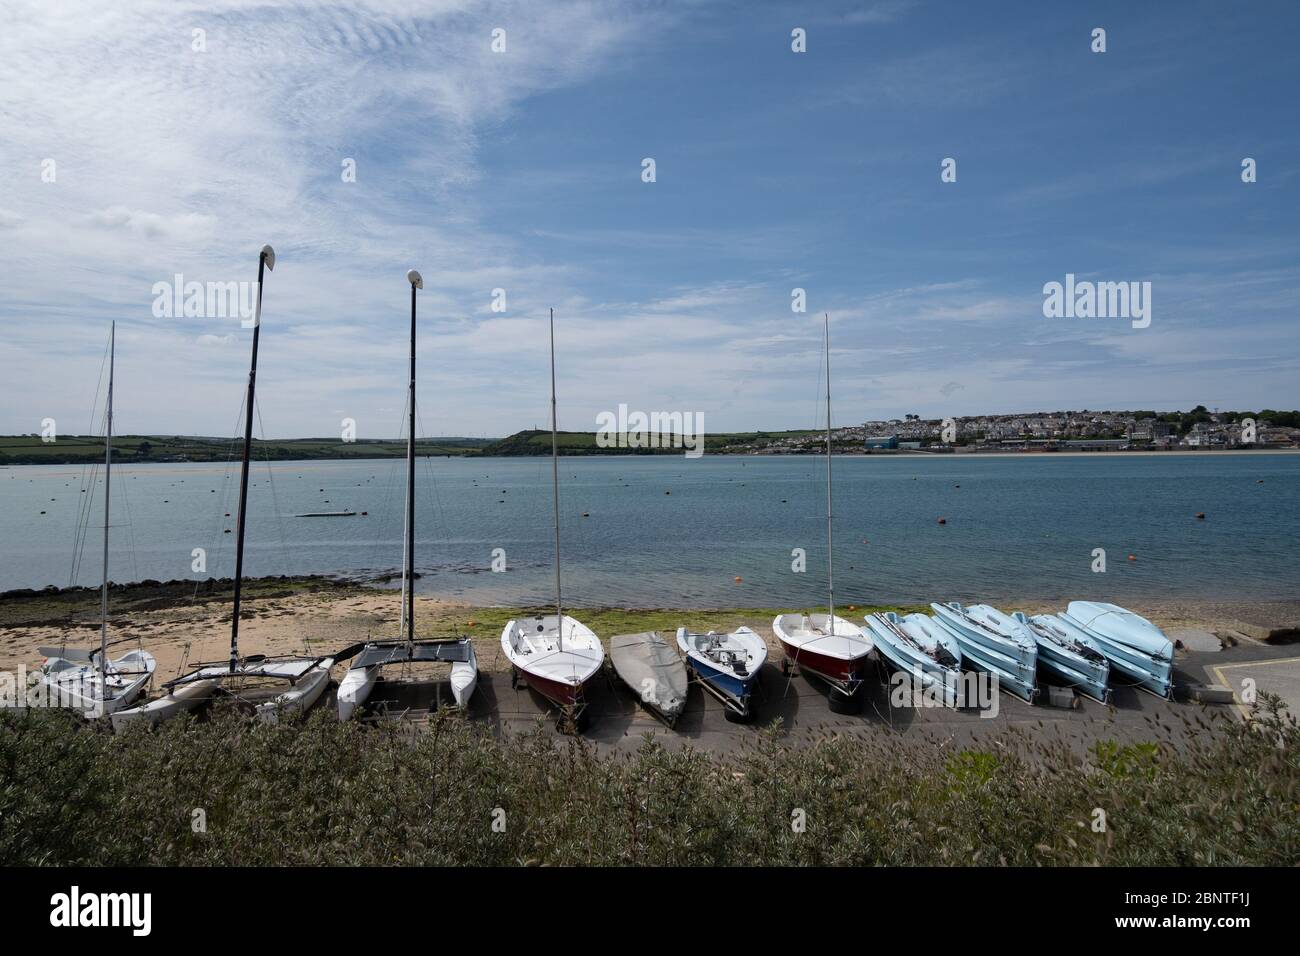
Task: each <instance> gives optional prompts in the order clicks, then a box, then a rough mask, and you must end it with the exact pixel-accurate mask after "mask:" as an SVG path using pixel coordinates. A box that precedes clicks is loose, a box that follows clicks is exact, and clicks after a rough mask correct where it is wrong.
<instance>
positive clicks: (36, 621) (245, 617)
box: [0, 578, 1300, 680]
mask: <svg viewBox="0 0 1300 956" xmlns="http://www.w3.org/2000/svg"><path fill="white" fill-rule="evenodd" d="M231 596H232V595H231V590H230V585H229V582H219V583H215V584H209V583H203V584H195V583H192V582H171V583H167V584H159V583H156V582H147V583H143V584H135V585H127V586H123V587H115V588H113V589H112V592H111V599H110V606H109V641H110V642H111V643H113V644H115V645H116V646H117V647H118V648H120V649H122V650H126V649H129V648H131V647H136V646H140V647H143V648H144V649H145V650H148V651H149V652H151V653H152V654H153V655H154V656H155V657H156V658H157V660H158V671H157V674H158V677H159V678H160V679H163V680H166V679H170V678H172V677H175V676H176V675H177V674H179V673H180V672H181V669H182V666H183V665H184V664H185V663H186V662H188V663H195V662H200V661H222V660H225V659H227V657H228V656H229V650H230V609H231ZM242 600H243V614H242V617H241V621H240V628H239V637H240V652H241V654H269V655H275V654H302V653H309V654H320V655H325V654H329V653H331V652H334V651H337V650H339V649H341V648H343V647H346V646H348V645H351V644H354V643H357V642H359V641H364V640H366V639H368V638H371V637H391V636H394V635H396V633H397V629H398V618H399V614H400V594H399V592H397V591H395V590H389V589H382V590H381V589H376V588H370V587H366V586H363V585H359V584H355V583H351V582H346V581H335V580H331V579H327V578H292V579H276V578H263V579H258V580H254V581H250V582H247V583H246V585H245V589H244V594H243V599H242ZM1130 606H1131V609H1132V610H1134V611H1137V612H1138V613H1139V614H1142V615H1144V616H1146V617H1148V618H1150V619H1151V620H1152V621H1153V622H1155V623H1156V624H1157V625H1159V626H1160V627H1161V628H1163V629H1164V630H1165V631H1166V633H1168V634H1169V635H1170V637H1171V638H1174V639H1178V638H1179V636H1180V635H1183V636H1186V635H1188V634H1193V633H1194V634H1196V635H1198V645H1197V647H1196V649H1198V650H1207V649H1214V648H1212V647H1211V646H1210V645H1209V644H1208V643H1207V642H1209V641H1210V639H1211V637H1213V638H1214V639H1217V641H1218V642H1219V643H1220V645H1221V646H1223V647H1233V646H1236V645H1238V644H1240V643H1242V642H1245V643H1253V642H1260V641H1267V640H1269V639H1270V638H1271V639H1273V640H1278V639H1283V640H1284V639H1286V632H1287V631H1288V630H1289V629H1294V628H1296V627H1297V626H1300V602H1296V601H1289V602H1288V601H1279V602H1275V603H1271V604H1256V603H1249V604H1248V603H1230V602H1187V601H1168V602H1158V601H1152V602H1149V603H1147V604H1145V605H1130ZM890 607H891V608H894V607H896V608H897V609H899V610H925V609H924V608H921V607H919V606H916V605H899V606H893V605H891V606H890ZM874 609H876V608H867V607H855V606H852V605H846V606H844V607H841V608H839V611H840V612H841V613H847V614H848V615H849V616H850V617H852V618H854V619H860V618H861V617H862V615H864V614H866V613H868V612H869V611H871V610H874ZM1005 609H1006V610H1008V611H1010V610H1024V611H1026V612H1030V613H1041V612H1049V611H1058V610H1060V607H1059V606H1057V603H1048V602H1044V601H1040V600H1032V599H1031V600H1025V601H1021V602H1006V603H1005ZM569 610H575V611H576V610H577V609H569V608H566V611H569ZM777 610H780V609H772V608H727V609H720V610H692V611H679V610H673V609H665V608H653V609H620V608H587V609H582V610H581V614H582V617H583V619H584V620H585V621H587V622H588V623H589V624H590V625H591V626H592V627H593V628H594V629H595V630H596V632H597V633H598V634H600V635H601V636H602V637H603V638H606V639H608V638H609V637H610V636H611V635H613V634H616V633H627V632H631V631H640V630H673V629H675V627H676V626H677V624H679V623H680V624H686V625H689V626H691V627H692V628H697V629H698V628H707V627H735V626H738V625H741V624H745V625H748V626H750V627H752V628H753V629H754V630H756V631H757V632H758V633H759V634H761V635H762V636H763V637H764V639H765V640H766V641H767V644H768V650H769V653H770V654H771V659H772V660H778V659H779V656H780V647H779V645H778V644H777V642H776V639H775V637H774V636H773V634H772V629H771V624H772V617H773V615H774V613H775V612H776V611H777ZM548 611H549V609H546V608H502V607H474V606H470V605H467V604H458V603H455V602H452V601H447V600H442V599H437V598H430V597H417V598H416V602H415V618H416V631H417V634H418V635H419V636H422V637H436V636H439V635H445V636H451V635H453V634H468V635H470V636H471V637H473V639H474V642H475V649H476V651H477V653H478V659H479V667H480V669H481V670H482V671H484V672H486V673H503V672H505V671H507V670H508V664H507V662H506V661H505V658H504V656H503V655H502V653H501V648H500V634H501V628H502V627H503V626H504V624H505V622H506V621H507V620H508V619H509V618H511V617H514V616H516V615H518V614H520V613H537V612H540V613H547V612H548ZM1189 639H1190V638H1189ZM98 640H99V592H98V591H97V590H95V589H75V590H71V591H68V590H65V591H37V592H32V593H25V594H15V593H14V592H9V594H8V595H7V596H6V597H5V598H4V599H3V600H0V670H9V671H12V670H15V669H17V667H18V666H19V665H26V666H27V667H28V668H29V669H31V668H35V667H39V666H40V663H41V658H42V655H41V654H40V652H39V650H38V648H40V647H43V646H46V647H48V646H62V645H64V644H66V645H67V646H69V647H91V646H95V645H97V644H98ZM341 669H342V668H341V666H340V668H339V670H340V671H341ZM336 676H338V675H336Z"/></svg>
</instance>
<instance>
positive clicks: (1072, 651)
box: [1011, 611, 1110, 704]
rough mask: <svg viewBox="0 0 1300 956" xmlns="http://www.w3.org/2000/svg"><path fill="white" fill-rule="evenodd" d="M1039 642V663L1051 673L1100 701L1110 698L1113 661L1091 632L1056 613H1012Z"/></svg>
mask: <svg viewBox="0 0 1300 956" xmlns="http://www.w3.org/2000/svg"><path fill="white" fill-rule="evenodd" d="M1011 616H1012V617H1013V618H1015V619H1016V620H1017V621H1019V622H1020V623H1021V624H1023V625H1025V627H1027V628H1029V632H1030V633H1031V634H1033V635H1034V640H1036V641H1037V642H1038V664H1039V666H1040V667H1042V668H1043V670H1044V671H1046V672H1047V673H1048V675H1049V676H1050V677H1051V678H1052V679H1053V680H1056V681H1060V682H1061V686H1063V687H1072V688H1074V689H1075V690H1077V691H1078V692H1079V693H1081V694H1083V695H1084V696H1086V697H1091V698H1092V699H1093V700H1095V701H1099V702H1100V703H1103V704H1105V703H1107V702H1108V701H1109V700H1110V662H1109V661H1107V660H1106V656H1105V655H1104V654H1102V652H1101V649H1100V648H1099V647H1098V646H1097V642H1096V641H1094V640H1093V639H1092V638H1091V637H1090V636H1088V634H1087V633H1086V632H1085V631H1083V630H1081V629H1080V628H1078V627H1076V626H1075V625H1073V624H1071V623H1070V622H1069V621H1067V620H1065V619H1064V618H1062V617H1058V616H1057V615H1055V614H1035V615H1034V616H1033V617H1030V616H1028V615H1027V614H1025V613H1024V612H1023V611H1016V612H1015V613H1014V614H1012V615H1011Z"/></svg>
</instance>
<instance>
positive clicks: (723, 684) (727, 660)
mask: <svg viewBox="0 0 1300 956" xmlns="http://www.w3.org/2000/svg"><path fill="white" fill-rule="evenodd" d="M677 647H678V649H680V650H681V652H682V654H683V655H685V657H686V666H687V667H688V668H689V669H690V670H691V671H692V672H694V674H695V676H696V678H697V679H698V680H699V681H700V684H701V686H703V687H704V688H705V690H707V691H708V692H709V693H711V694H713V696H715V697H717V698H718V700H720V701H722V704H723V707H724V708H725V711H724V713H725V715H726V718H727V719H728V720H730V721H746V720H748V719H749V718H750V716H751V714H752V713H753V711H752V709H751V707H750V696H751V694H752V693H753V689H754V685H755V684H756V683H757V682H758V674H759V671H760V670H762V668H763V662H764V661H766V660H767V644H765V643H764V642H763V639H762V638H761V637H759V636H758V634H757V633H756V632H755V631H754V630H753V629H752V628H748V627H738V628H736V629H735V630H734V631H724V632H721V633H719V632H717V631H709V632H708V633H707V634H696V633H694V632H692V631H688V630H687V629H686V628H684V627H679V628H678V629H677Z"/></svg>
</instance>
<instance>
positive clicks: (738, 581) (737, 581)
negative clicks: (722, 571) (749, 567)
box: [736, 574, 740, 584]
mask: <svg viewBox="0 0 1300 956" xmlns="http://www.w3.org/2000/svg"><path fill="white" fill-rule="evenodd" d="M736 583H737V584H739V583H740V575H739V574H737V575H736Z"/></svg>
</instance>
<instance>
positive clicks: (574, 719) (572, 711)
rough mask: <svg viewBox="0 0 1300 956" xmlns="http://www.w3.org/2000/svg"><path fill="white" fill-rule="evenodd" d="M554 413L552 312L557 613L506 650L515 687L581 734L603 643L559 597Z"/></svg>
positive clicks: (528, 623)
mask: <svg viewBox="0 0 1300 956" xmlns="http://www.w3.org/2000/svg"><path fill="white" fill-rule="evenodd" d="M557 428H558V426H557V424H556V411H555V310H554V309H552V310H551V496H552V503H553V504H554V510H555V613H554V614H548V615H545V616H541V617H533V618H521V619H519V620H510V621H507V622H506V626H505V628H504V629H503V630H502V631H501V651H502V653H504V654H505V656H506V660H508V661H509V662H510V682H511V686H518V683H519V681H520V680H521V679H522V680H523V681H524V683H526V684H527V685H528V686H529V687H531V688H532V689H533V690H535V691H536V692H537V693H539V694H541V695H542V696H543V697H545V698H546V699H547V700H549V701H550V702H551V703H553V704H555V705H556V706H557V707H558V708H559V709H560V714H561V721H562V723H563V725H564V726H565V728H566V729H567V730H577V729H578V728H579V727H580V726H581V723H582V721H583V718H584V716H585V714H586V710H587V696H586V692H585V689H586V686H587V683H588V682H589V681H590V680H591V679H592V678H593V677H595V676H596V674H598V673H599V672H600V669H601V667H602V666H603V665H604V663H605V648H604V647H603V646H602V645H601V643H600V638H599V637H597V636H596V633H595V632H594V631H592V629H591V628H589V627H587V626H586V625H585V624H583V623H582V622H581V621H578V620H576V619H575V618H572V617H569V616H567V615H566V614H565V613H564V604H563V601H562V600H561V595H560V470H559V460H560V453H559V439H558V437H557V435H558V432H557Z"/></svg>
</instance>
